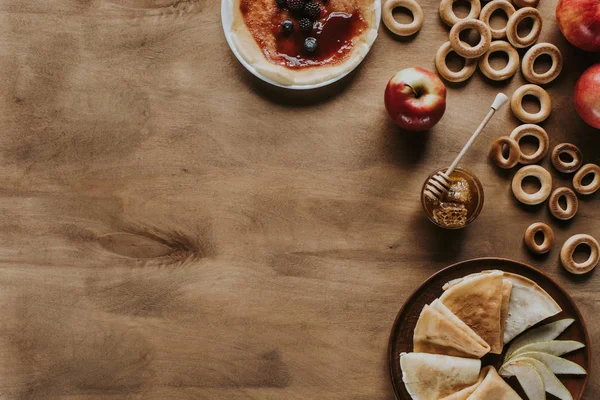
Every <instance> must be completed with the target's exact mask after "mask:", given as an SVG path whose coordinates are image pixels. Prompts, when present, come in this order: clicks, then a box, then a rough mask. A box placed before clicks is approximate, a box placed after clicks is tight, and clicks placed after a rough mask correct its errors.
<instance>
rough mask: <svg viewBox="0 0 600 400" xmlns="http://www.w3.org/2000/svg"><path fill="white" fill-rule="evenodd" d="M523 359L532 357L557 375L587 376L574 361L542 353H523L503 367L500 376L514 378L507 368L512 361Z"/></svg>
mask: <svg viewBox="0 0 600 400" xmlns="http://www.w3.org/2000/svg"><path fill="white" fill-rule="evenodd" d="M523 357H530V358H533V359H536V360H538V361H541V362H543V363H544V364H546V366H547V367H548V368H550V370H551V371H552V372H554V373H555V374H559V375H560V374H566V375H586V374H587V372H586V371H585V369H584V368H582V367H581V366H579V365H577V364H575V363H574V362H573V361H569V360H565V359H564V358H560V357H556V356H553V355H552V354H548V353H542V352H540V351H530V352H527V353H521V354H519V356H518V357H515V358H512V359H510V360H509V361H508V362H507V363H505V364H504V365H502V368H500V375H502V376H504V377H508V376H512V375H513V374H511V373H510V369H507V368H505V366H508V365H509V364H510V363H511V362H512V361H516V360H520V359H522V358H523Z"/></svg>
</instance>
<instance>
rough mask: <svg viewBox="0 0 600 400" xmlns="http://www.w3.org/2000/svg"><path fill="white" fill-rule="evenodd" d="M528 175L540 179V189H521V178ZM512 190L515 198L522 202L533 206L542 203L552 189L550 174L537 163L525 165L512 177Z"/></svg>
mask: <svg viewBox="0 0 600 400" xmlns="http://www.w3.org/2000/svg"><path fill="white" fill-rule="evenodd" d="M529 176H531V177H534V178H536V179H537V180H539V181H540V189H539V190H538V191H537V192H535V193H526V192H525V191H524V190H523V187H522V184H523V179H525V178H527V177H529ZM512 191H513V194H514V195H515V197H516V198H517V200H519V201H520V202H521V203H523V204H527V205H530V206H534V205H536V204H540V203H543V202H544V201H545V200H546V199H547V198H548V196H550V192H551V191H552V175H550V172H548V171H546V169H544V168H542V167H540V166H539V165H526V166H525V167H523V168H521V169H520V170H518V171H517V173H516V174H515V176H514V177H513V180H512Z"/></svg>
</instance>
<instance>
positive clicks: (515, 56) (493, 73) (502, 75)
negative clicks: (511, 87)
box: [479, 2, 519, 81]
mask: <svg viewBox="0 0 600 400" xmlns="http://www.w3.org/2000/svg"><path fill="white" fill-rule="evenodd" d="M493 3H494V2H492V3H490V4H493ZM495 52H502V53H505V54H506V55H507V56H508V63H506V66H505V67H504V68H502V69H495V68H493V67H492V66H491V65H490V55H491V54H492V53H495ZM479 69H480V70H481V72H482V73H483V74H484V75H485V76H487V77H488V78H490V79H491V80H494V81H503V80H505V79H508V78H510V77H512V76H513V75H514V74H515V73H516V72H517V71H518V70H519V53H518V52H517V50H515V48H514V47H512V46H511V45H510V43H508V42H505V41H502V40H496V41H494V42H492V44H491V45H490V48H489V50H488V51H487V52H486V53H485V54H484V55H483V56H482V57H481V58H480V59H479Z"/></svg>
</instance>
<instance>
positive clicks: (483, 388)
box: [467, 366, 523, 400]
mask: <svg viewBox="0 0 600 400" xmlns="http://www.w3.org/2000/svg"><path fill="white" fill-rule="evenodd" d="M481 375H483V376H485V378H484V379H483V381H482V382H481V384H480V385H479V386H478V387H477V389H475V391H474V392H473V393H472V394H471V395H470V396H469V397H467V400H492V399H493V400H523V399H521V396H519V395H518V394H517V392H515V391H514V389H513V388H511V387H510V386H509V385H508V383H506V382H505V381H504V379H502V378H501V377H500V375H498V372H496V370H495V369H494V367H492V366H487V367H485V368H484V369H483V370H481Z"/></svg>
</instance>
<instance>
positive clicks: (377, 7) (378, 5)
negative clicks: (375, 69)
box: [221, 0, 382, 90]
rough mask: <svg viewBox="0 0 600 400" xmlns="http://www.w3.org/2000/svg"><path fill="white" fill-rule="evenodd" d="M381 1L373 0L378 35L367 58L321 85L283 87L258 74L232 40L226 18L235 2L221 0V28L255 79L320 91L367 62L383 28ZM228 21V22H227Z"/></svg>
mask: <svg viewBox="0 0 600 400" xmlns="http://www.w3.org/2000/svg"><path fill="white" fill-rule="evenodd" d="M381 1H382V0H373V3H374V6H375V20H376V21H375V31H376V35H375V38H374V39H373V43H371V45H370V46H369V51H367V54H365V56H364V57H363V59H362V60H360V62H359V63H358V64H356V65H355V66H354V67H353V68H352V69H350V70H349V71H346V72H344V73H343V74H341V75H340V76H336V77H335V78H332V79H329V80H327V81H324V82H320V83H316V84H314V85H282V84H281V83H278V82H275V81H274V80H272V79H269V78H267V77H266V76H264V75H262V74H261V73H260V72H258V71H257V70H256V68H254V67H253V66H252V65H250V64H249V63H248V62H247V61H246V60H245V59H244V58H243V57H242V56H241V54H240V53H239V51H238V49H237V48H236V47H235V45H234V43H233V40H232V39H231V29H230V27H229V26H227V23H228V22H231V21H228V19H229V18H228V17H227V16H226V14H227V11H228V10H229V8H228V6H229V5H230V4H232V2H233V0H221V26H222V27H223V34H224V35H225V40H226V41H227V44H228V45H229V49H230V50H231V52H232V53H233V55H235V58H237V60H238V61H239V62H240V64H242V65H243V66H244V68H246V70H247V71H248V72H250V73H251V74H252V75H254V76H255V77H257V78H258V79H260V80H262V81H263V82H266V83H268V84H270V85H273V86H276V87H280V88H283V89H290V90H311V89H318V88H321V87H324V86H328V85H331V84H333V83H335V82H337V81H339V80H342V79H343V78H345V77H346V76H348V75H349V74H350V73H352V72H353V71H354V70H355V69H356V68H358V66H359V65H361V64H362V63H363V61H364V60H365V58H366V57H367V55H368V54H369V53H370V52H371V48H372V47H373V45H374V44H375V41H376V40H377V37H378V36H379V28H380V27H381ZM226 20H227V21H226Z"/></svg>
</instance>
